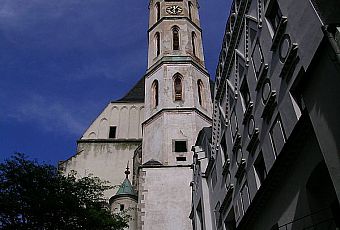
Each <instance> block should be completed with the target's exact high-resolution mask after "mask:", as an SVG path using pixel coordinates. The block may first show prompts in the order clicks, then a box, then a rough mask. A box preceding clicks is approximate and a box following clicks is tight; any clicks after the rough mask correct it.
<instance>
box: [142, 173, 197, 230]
mask: <svg viewBox="0 0 340 230" xmlns="http://www.w3.org/2000/svg"><path fill="white" fill-rule="evenodd" d="M141 175H142V176H141V177H140V187H139V191H140V193H139V200H140V204H139V209H140V210H141V214H140V220H139V222H138V224H139V226H138V229H143V230H160V229H192V227H191V221H190V219H189V214H190V211H191V210H190V208H191V188H190V181H191V179H192V170H191V169H190V167H180V168H178V167H169V168H143V169H142V172H141ZM164 178H166V180H165V179H164ZM146 210H147V212H145V211H146Z"/></svg>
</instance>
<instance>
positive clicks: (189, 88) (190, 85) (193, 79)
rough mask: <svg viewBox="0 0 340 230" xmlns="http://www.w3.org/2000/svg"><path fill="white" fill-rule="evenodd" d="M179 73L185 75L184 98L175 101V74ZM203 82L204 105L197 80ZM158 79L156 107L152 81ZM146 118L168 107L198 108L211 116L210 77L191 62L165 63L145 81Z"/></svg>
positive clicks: (183, 82)
mask: <svg viewBox="0 0 340 230" xmlns="http://www.w3.org/2000/svg"><path fill="white" fill-rule="evenodd" d="M176 73H179V74H181V75H182V76H183V79H182V85H183V86H182V87H183V100H182V101H175V97H174V95H175V92H174V79H173V77H174V75H175V74H176ZM199 79H200V80H201V81H202V82H203V86H204V90H203V92H202V93H203V97H202V98H203V101H204V103H203V105H202V106H201V105H200V104H199V101H198V86H197V81H198V80H199ZM154 80H157V81H158V85H159V105H158V106H157V107H156V108H154V107H153V103H152V101H151V100H152V90H151V87H152V83H153V82H154ZM145 99H146V100H145V118H146V119H148V118H150V117H151V116H152V115H154V114H155V113H157V112H158V111H160V110H162V109H168V108H194V107H195V108H197V109H198V110H200V111H201V112H202V113H204V114H206V115H207V116H209V117H211V115H212V102H211V92H210V83H209V77H208V76H207V75H206V73H203V72H201V71H200V70H199V69H198V68H196V67H194V66H193V65H191V64H164V65H162V67H160V68H159V69H157V71H155V72H154V73H153V74H152V75H150V76H149V77H148V78H147V79H146V81H145Z"/></svg>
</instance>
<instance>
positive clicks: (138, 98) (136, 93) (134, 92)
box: [114, 77, 145, 102]
mask: <svg viewBox="0 0 340 230" xmlns="http://www.w3.org/2000/svg"><path fill="white" fill-rule="evenodd" d="M144 84H145V77H142V78H141V79H140V80H139V81H138V82H137V83H136V84H135V85H134V86H133V87H132V89H130V91H129V92H128V93H127V94H126V95H125V96H124V97H122V98H121V99H119V100H116V101H114V102H144V98H145V95H144V94H145V85H144Z"/></svg>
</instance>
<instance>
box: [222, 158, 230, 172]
mask: <svg viewBox="0 0 340 230" xmlns="http://www.w3.org/2000/svg"><path fill="white" fill-rule="evenodd" d="M229 167H230V159H227V160H226V161H225V162H224V164H223V171H222V175H226V174H227V173H228V171H229Z"/></svg>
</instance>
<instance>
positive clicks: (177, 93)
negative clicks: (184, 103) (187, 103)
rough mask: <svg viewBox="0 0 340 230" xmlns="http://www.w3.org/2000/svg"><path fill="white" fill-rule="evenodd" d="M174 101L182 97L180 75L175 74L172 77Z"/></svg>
mask: <svg viewBox="0 0 340 230" xmlns="http://www.w3.org/2000/svg"><path fill="white" fill-rule="evenodd" d="M174 90H175V101H181V100H182V98H183V92H182V91H183V89H182V77H181V75H180V74H176V75H175V77H174Z"/></svg>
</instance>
